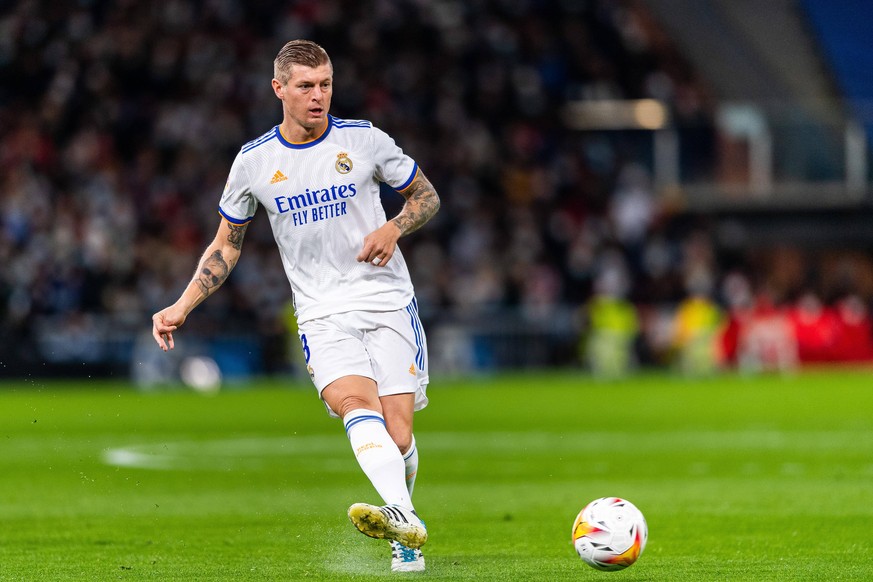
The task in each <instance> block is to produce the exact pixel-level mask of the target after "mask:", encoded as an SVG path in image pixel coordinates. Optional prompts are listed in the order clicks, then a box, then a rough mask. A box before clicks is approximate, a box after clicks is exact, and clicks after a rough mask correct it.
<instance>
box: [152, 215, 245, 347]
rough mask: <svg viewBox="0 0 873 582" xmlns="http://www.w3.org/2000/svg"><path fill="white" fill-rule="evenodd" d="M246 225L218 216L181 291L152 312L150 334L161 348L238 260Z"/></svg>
mask: <svg viewBox="0 0 873 582" xmlns="http://www.w3.org/2000/svg"><path fill="white" fill-rule="evenodd" d="M248 226H249V225H248V223H246V224H232V223H230V222H228V221H227V220H222V221H221V224H220V225H219V226H218V232H217V233H216V234H215V238H214V239H213V240H212V242H211V243H210V244H209V246H208V247H206V251H204V253H203V256H202V257H201V258H200V262H199V263H198V264H197V270H196V271H195V272H194V276H193V277H192V278H191V282H190V283H188V286H187V287H186V288H185V290H184V291H183V292H182V295H181V296H180V297H179V299H178V300H177V301H176V302H175V303H174V304H172V305H170V306H169V307H166V308H165V309H162V310H161V311H159V312H157V313H155V314H154V315H153V316H152V336H154V338H155V341H156V342H158V346H159V347H160V348H161V349H162V350H164V351H165V352H166V351H167V350H171V349H173V347H174V343H173V332H174V331H175V330H176V329H178V328H179V326H181V325H182V324H183V323H185V319H186V318H187V317H188V314H189V313H191V311H192V310H193V309H194V308H195V307H197V306H198V305H200V303H202V302H203V300H204V299H206V298H207V297H209V296H210V295H212V294H213V293H215V291H217V290H218V288H219V287H221V285H222V284H223V283H224V282H225V281H226V280H227V277H228V275H230V272H231V271H232V270H233V268H234V267H235V266H236V263H237V261H238V260H239V256H240V253H241V252H242V242H243V237H244V236H245V233H246V229H247V228H248Z"/></svg>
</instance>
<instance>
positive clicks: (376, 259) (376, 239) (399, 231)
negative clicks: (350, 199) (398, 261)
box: [357, 169, 440, 267]
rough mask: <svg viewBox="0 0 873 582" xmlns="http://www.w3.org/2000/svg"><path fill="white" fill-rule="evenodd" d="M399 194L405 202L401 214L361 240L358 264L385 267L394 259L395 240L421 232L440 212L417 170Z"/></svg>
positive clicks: (433, 193) (430, 186) (430, 187)
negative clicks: (411, 233) (362, 241)
mask: <svg viewBox="0 0 873 582" xmlns="http://www.w3.org/2000/svg"><path fill="white" fill-rule="evenodd" d="M400 194H401V195H402V196H403V197H404V198H406V203H405V204H404V205H403V208H402V209H401V210H400V213H399V214H398V215H397V216H395V217H394V218H392V219H391V220H389V221H388V222H386V223H385V224H384V225H382V226H381V227H380V228H378V229H377V230H375V231H373V232H371V233H370V234H368V235H367V236H366V237H364V246H363V248H362V249H361V252H360V253H359V254H358V257H357V259H358V261H360V262H362V263H373V264H374V265H376V266H377V267H384V266H385V265H386V264H388V261H390V260H391V257H392V256H393V255H394V250H395V248H397V239H399V238H400V237H401V236H404V235H407V234H409V233H410V232H413V231H415V230H418V229H419V228H421V227H422V226H423V225H424V223H426V222H427V221H428V220H430V219H431V218H432V217H433V215H434V214H436V213H437V210H439V209H440V197H439V196H438V195H437V193H436V190H435V189H434V187H433V184H431V183H430V180H428V179H427V176H425V175H424V172H422V171H421V170H420V169H419V170H418V172H416V174H415V178H414V179H413V180H412V184H410V185H409V186H408V187H407V188H406V189H404V190H402V191H401V192H400Z"/></svg>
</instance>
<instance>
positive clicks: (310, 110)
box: [273, 64, 333, 131]
mask: <svg viewBox="0 0 873 582" xmlns="http://www.w3.org/2000/svg"><path fill="white" fill-rule="evenodd" d="M273 89H274V90H275V92H276V96H277V97H278V98H279V99H281V100H282V109H283V110H284V113H285V117H286V119H290V121H291V122H292V123H293V124H294V125H297V126H299V127H301V128H303V129H304V130H307V131H308V130H317V129H320V128H322V127H324V124H325V123H327V112H328V110H329V109H330V98H331V97H332V95H333V68H332V67H331V65H330V64H325V65H321V66H319V67H315V68H312V67H305V66H302V65H294V66H293V67H292V68H291V78H289V79H288V82H287V83H285V84H284V85H282V84H280V83H279V82H278V81H276V80H275V79H274V80H273Z"/></svg>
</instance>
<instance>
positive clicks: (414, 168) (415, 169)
mask: <svg viewBox="0 0 873 582" xmlns="http://www.w3.org/2000/svg"><path fill="white" fill-rule="evenodd" d="M417 173H418V164H417V163H415V162H413V164H412V174H410V176H409V178H408V179H407V180H406V181H405V182H404V183H403V184H401V185H400V186H397V187H396V188H394V189H395V190H397V191H398V192H400V191H401V190H406V189H407V188H409V185H410V184H412V181H413V180H414V179H415V175H416V174H417Z"/></svg>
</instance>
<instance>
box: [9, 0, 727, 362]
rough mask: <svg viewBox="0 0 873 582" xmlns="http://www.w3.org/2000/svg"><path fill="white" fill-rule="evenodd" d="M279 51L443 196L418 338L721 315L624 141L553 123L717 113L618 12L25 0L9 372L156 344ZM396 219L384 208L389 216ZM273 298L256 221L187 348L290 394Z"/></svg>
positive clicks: (500, 1) (703, 266)
mask: <svg viewBox="0 0 873 582" xmlns="http://www.w3.org/2000/svg"><path fill="white" fill-rule="evenodd" d="M293 38H310V39H312V40H315V41H316V42H318V43H320V44H321V45H322V46H324V47H325V48H326V49H327V51H328V52H329V54H330V55H331V57H332V60H333V64H334V70H335V94H334V99H333V106H332V113H333V114H334V115H336V116H338V117H345V118H352V119H368V120H371V121H372V122H373V123H374V124H376V125H377V126H379V127H380V128H382V129H384V130H385V131H386V132H388V133H389V134H390V135H392V136H393V137H394V138H395V140H396V141H397V143H398V144H399V145H400V146H401V147H403V148H404V150H405V151H406V152H407V153H409V154H410V155H411V156H412V157H414V158H415V159H416V160H417V161H418V163H419V164H420V166H421V167H422V168H423V169H424V171H425V172H426V173H427V174H428V177H429V178H430V179H431V181H432V182H433V183H434V185H435V186H436V188H437V190H438V192H439V193H440V195H441V197H442V200H443V206H442V210H441V212H440V213H439V215H438V216H437V218H436V219H435V220H434V221H433V222H432V223H431V224H430V225H429V226H428V228H426V229H424V230H422V231H420V232H419V233H416V234H415V235H414V236H412V237H409V238H408V239H405V240H404V241H402V242H401V246H402V248H403V252H404V254H405V255H406V257H407V260H408V262H409V264H410V268H411V270H412V277H413V281H414V284H415V286H416V293H417V295H418V298H419V302H420V304H421V305H422V310H423V315H424V316H425V318H426V319H427V318H437V317H460V318H464V317H477V316H484V317H488V316H489V314H493V313H496V312H498V311H499V310H504V309H507V308H514V309H518V310H520V311H521V312H523V313H527V314H529V316H530V317H534V318H547V317H549V316H550V313H552V311H553V310H554V309H555V308H556V306H562V305H577V306H581V305H585V304H586V303H587V302H588V301H589V299H590V298H591V297H592V295H594V296H597V295H602V294H606V295H609V296H618V297H623V298H625V299H627V300H629V301H631V302H634V303H635V304H640V303H651V304H656V303H672V304H674V305H675V304H678V303H679V302H680V301H681V300H683V299H684V298H686V297H687V296H689V295H690V294H693V293H705V294H708V295H709V297H710V298H711V299H712V300H713V301H717V302H721V303H722V305H724V301H725V300H726V298H725V297H724V296H723V295H720V294H719V293H720V292H719V289H720V285H721V284H722V282H723V280H724V277H725V275H726V272H725V265H724V264H722V263H721V262H720V261H719V260H718V259H719V257H717V256H716V254H717V252H716V249H715V246H714V242H715V241H714V240H713V237H714V233H713V232H712V231H711V229H710V228H709V226H710V225H708V224H707V223H706V222H705V220H698V219H689V218H687V217H684V218H681V219H680V218H677V215H675V214H674V213H673V210H674V209H672V208H670V207H669V206H668V205H665V204H664V203H663V202H661V200H662V199H661V198H657V197H655V195H654V193H653V189H652V184H651V177H650V172H649V170H648V169H647V166H646V163H645V162H644V161H643V160H644V159H645V157H646V155H643V154H644V153H645V152H640V151H639V145H638V142H637V141H635V140H634V139H632V138H631V137H630V136H625V135H623V134H622V133H621V132H616V133H613V134H610V135H605V134H603V133H592V132H571V131H568V130H567V129H566V128H565V126H564V123H563V121H562V119H561V111H562V106H563V104H565V103H566V102H567V101H568V100H574V99H603V98H617V99H623V98H631V99H637V98H645V97H652V98H657V99H659V100H662V101H663V102H665V103H667V104H668V105H669V107H670V108H671V111H672V115H673V117H674V119H675V120H676V122H677V123H678V124H688V125H694V124H697V123H699V122H700V121H701V120H705V119H707V118H708V117H709V116H710V115H711V111H710V103H709V97H708V95H707V91H706V88H705V87H704V86H703V85H702V84H701V83H700V82H699V81H698V79H697V78H696V76H695V75H694V72H693V70H692V69H691V68H690V67H689V66H688V65H687V63H686V62H685V61H684V60H683V59H682V58H681V55H680V54H679V52H678V51H677V50H676V49H675V47H674V46H673V45H672V44H671V43H670V41H669V39H668V37H667V36H666V35H665V34H664V33H663V32H662V31H661V30H660V29H659V28H658V26H657V25H656V24H655V22H654V21H653V20H652V19H651V18H650V17H649V15H648V14H647V13H646V11H645V10H644V9H643V8H642V7H641V5H640V4H639V3H637V2H635V1H633V0H540V1H534V0H473V1H466V0H400V1H398V0H373V1H364V2H362V1H354V2H352V1H344V0H300V1H287V0H285V1H263V2H244V1H243V0H200V1H191V0H167V1H166V2H159V3H148V2H138V1H135V0H115V1H101V0H54V1H52V2H49V1H47V0H22V1H20V2H17V3H14V4H13V5H12V7H11V8H7V9H6V10H5V11H4V12H3V13H2V14H0V264H2V265H3V267H2V270H0V321H2V322H3V325H2V326H0V353H2V354H3V357H2V358H0V359H2V360H3V362H2V363H0V365H3V366H7V365H11V364H10V363H13V364H14V363H15V362H18V363H21V362H24V363H26V364H27V365H30V366H33V365H45V362H49V363H51V362H52V361H56V362H65V361H68V362H69V361H73V362H79V361H82V362H89V361H97V360H100V359H101V358H102V359H110V360H111V359H112V358H113V357H116V356H117V354H115V353H114V352H113V350H116V349H117V350H120V351H122V352H123V351H125V350H129V347H130V346H129V342H128V340H129V339H130V338H131V337H139V336H141V335H142V334H143V333H144V332H147V331H148V330H149V326H150V315H151V313H153V312H154V311H155V310H157V309H159V308H161V307H163V306H164V305H166V304H168V303H170V302H172V301H173V300H175V298H176V297H177V296H178V293H179V292H180V290H181V289H182V287H183V286H184V285H185V284H186V283H187V282H188V280H189V279H190V277H191V271H192V269H193V268H194V266H195V265H196V262H197V260H198V258H199V254H200V253H201V252H202V249H203V248H204V246H205V245H206V243H207V242H208V240H210V239H211V237H212V236H213V234H214V232H215V229H216V227H217V224H218V220H219V216H218V214H217V204H218V199H219V196H220V193H221V190H222V188H223V185H224V183H225V181H226V178H227V174H228V171H229V169H230V163H231V161H232V160H233V157H234V156H235V154H236V153H237V151H238V150H239V148H240V147H241V145H242V144H243V143H245V142H247V141H249V140H250V139H253V138H254V137H257V136H258V135H261V134H263V133H264V132H265V131H266V130H268V129H269V128H270V127H272V126H274V125H275V124H277V123H278V122H279V121H280V120H281V110H280V106H279V103H278V101H277V100H276V99H275V97H274V95H273V93H272V90H271V87H270V79H271V77H272V61H273V58H274V57H275V54H276V52H277V51H278V49H279V48H280V47H281V46H282V45H283V44H284V43H285V42H286V41H287V40H290V39H293ZM706 143H707V142H706V141H703V142H702V143H701V148H703V149H705V148H706ZM401 202H402V200H401V199H400V197H399V196H396V195H394V194H393V193H391V192H386V196H385V203H386V206H388V208H389V215H390V213H391V212H392V205H394V207H393V209H394V211H396V209H397V208H399V204H400V203H401ZM739 263H740V261H735V264H733V265H728V266H729V267H737V268H740V267H742V265H740V264H739ZM284 277H285V276H284V272H283V270H282V267H281V264H280V262H279V258H278V253H277V251H276V249H275V246H274V243H273V241H272V234H271V232H270V229H269V225H268V223H267V220H266V217H265V216H264V215H263V214H259V215H258V216H257V217H256V219H255V221H254V222H253V225H252V227H251V228H250V229H249V232H248V233H247V235H246V241H245V245H244V253H243V259H242V260H241V262H240V264H239V265H238V266H237V267H236V270H235V272H234V274H233V275H232V276H231V278H230V279H229V281H228V283H227V284H226V285H225V288H224V289H223V290H222V292H221V293H218V294H217V295H216V296H215V297H213V298H210V300H209V301H207V302H206V303H204V304H203V305H202V306H201V307H200V308H198V312H197V316H196V317H192V318H191V320H190V321H189V322H188V323H187V324H186V329H189V330H190V332H188V333H191V334H202V335H203V336H209V335H210V334H214V333H216V332H222V333H223V334H225V335H234V334H246V333H252V334H256V335H257V336H258V337H259V338H262V341H261V344H260V349H261V351H262V354H261V356H262V358H263V362H262V364H263V367H264V369H265V370H266V371H268V372H270V371H281V370H282V369H283V367H284V366H286V365H287V364H288V362H287V350H288V345H287V343H288V336H289V329H291V328H293V323H290V322H289V319H290V318H289V316H288V304H289V300H290V289H289V287H288V285H287V283H286V282H285V278H284ZM122 359H123V358H122ZM0 373H2V371H0Z"/></svg>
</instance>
